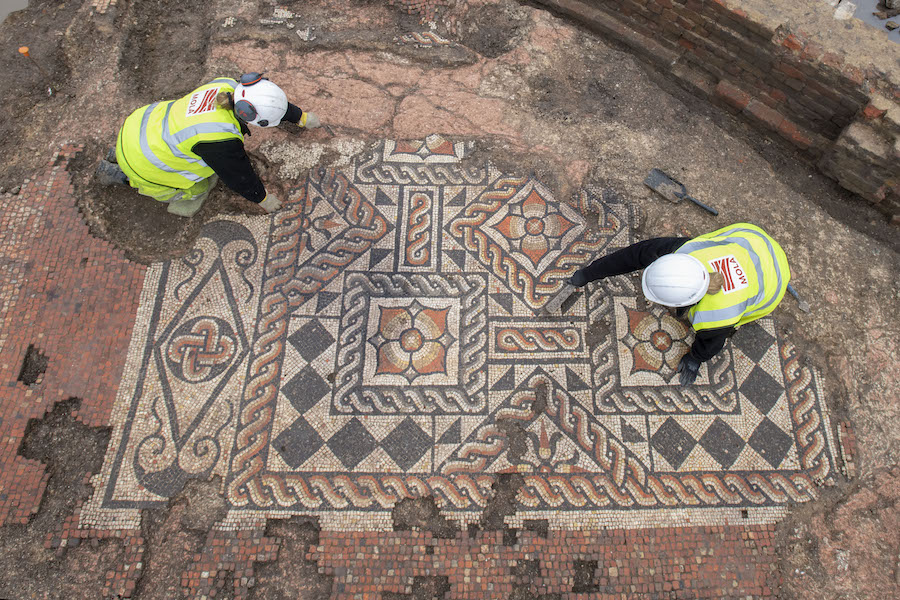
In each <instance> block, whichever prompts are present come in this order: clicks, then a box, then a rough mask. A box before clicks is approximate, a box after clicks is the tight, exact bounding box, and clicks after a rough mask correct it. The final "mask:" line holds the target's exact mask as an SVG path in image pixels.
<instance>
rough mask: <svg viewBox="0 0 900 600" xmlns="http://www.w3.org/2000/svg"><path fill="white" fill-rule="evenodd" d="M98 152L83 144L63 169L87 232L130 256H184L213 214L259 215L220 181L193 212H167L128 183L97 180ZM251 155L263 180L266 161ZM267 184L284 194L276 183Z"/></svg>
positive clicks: (96, 146)
mask: <svg viewBox="0 0 900 600" xmlns="http://www.w3.org/2000/svg"><path fill="white" fill-rule="evenodd" d="M103 155H105V149H104V147H103V146H101V145H99V144H96V143H92V144H88V145H87V147H86V148H85V150H84V151H82V152H81V153H80V154H79V155H78V156H76V157H75V159H74V160H72V161H71V162H70V163H69V166H68V170H69V171H70V172H71V173H72V174H73V178H72V179H73V182H74V183H75V197H76V201H77V204H78V208H79V210H81V213H82V215H83V216H84V219H85V222H86V223H87V224H88V227H89V228H90V230H91V233H92V234H93V235H95V236H97V237H99V238H100V239H103V240H106V241H108V242H110V243H112V244H113V245H114V246H116V247H117V248H120V249H121V250H123V251H124V252H125V256H126V257H127V258H128V259H129V260H133V261H135V262H139V263H143V264H149V263H151V262H154V261H158V260H168V259H173V258H178V257H181V256H184V255H186V254H187V253H188V252H189V251H190V249H191V247H192V246H193V244H194V241H195V240H196V239H197V236H198V235H199V233H200V230H201V229H202V228H203V225H204V224H205V223H206V222H207V221H210V220H212V219H214V218H215V217H216V216H217V215H220V214H249V215H263V214H264V212H263V210H262V209H261V208H259V207H258V206H257V205H255V204H253V203H252V202H249V201H247V200H245V199H244V198H242V197H241V196H238V195H237V194H235V193H233V192H231V191H230V190H228V189H227V188H226V187H225V186H224V185H222V184H221V183H220V184H219V185H217V186H216V188H215V189H213V191H212V192H210V194H209V198H207V200H206V202H205V203H204V204H203V207H202V208H201V209H200V211H199V212H198V213H197V214H196V215H194V216H193V217H191V218H184V217H179V216H176V215H173V214H170V213H168V212H167V211H166V205H165V203H163V202H157V201H155V200H153V199H151V198H148V197H146V196H141V195H140V194H138V193H137V191H136V190H134V189H132V188H130V187H125V186H118V185H115V186H103V185H100V184H99V183H98V182H97V181H96V179H95V178H94V177H93V172H94V169H95V168H96V166H97V163H98V161H99V160H100V157H101V156H103ZM250 158H251V161H253V163H254V166H255V168H256V171H257V173H258V174H259V175H260V177H262V178H263V179H264V180H265V177H266V174H267V173H268V172H269V168H268V162H267V161H266V160H265V158H264V157H262V156H260V155H258V154H256V153H250ZM268 187H269V188H272V189H271V190H270V191H272V192H273V193H276V194H277V193H281V196H280V197H281V198H284V195H283V193H282V192H281V190H280V188H279V186H277V185H275V186H272V185H269V186H268Z"/></svg>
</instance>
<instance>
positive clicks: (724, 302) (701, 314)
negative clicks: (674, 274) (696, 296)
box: [676, 223, 791, 331]
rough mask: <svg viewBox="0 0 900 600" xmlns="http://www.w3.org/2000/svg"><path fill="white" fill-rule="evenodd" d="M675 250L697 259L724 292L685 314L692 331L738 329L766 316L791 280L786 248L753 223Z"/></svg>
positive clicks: (720, 230)
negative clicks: (716, 274)
mask: <svg viewBox="0 0 900 600" xmlns="http://www.w3.org/2000/svg"><path fill="white" fill-rule="evenodd" d="M676 252H679V253H683V254H690V255H691V256H693V257H695V258H697V259H698V260H699V261H700V262H701V263H703V265H704V266H705V267H706V268H707V270H708V271H709V272H710V273H712V272H714V271H718V272H719V273H721V274H722V276H723V277H724V278H725V285H724V286H722V291H720V292H719V293H717V294H711V295H706V296H703V298H701V299H700V301H699V302H698V303H697V304H695V305H694V306H692V307H691V309H690V310H689V311H688V320H689V321H690V322H691V325H692V326H693V328H694V330H695V331H701V330H704V329H716V328H719V327H729V326H733V327H740V326H741V325H743V324H744V323H749V322H750V321H754V320H756V319H759V318H761V317H764V316H766V315H767V314H769V313H770V312H772V311H773V310H775V307H776V306H778V303H779V302H781V299H782V298H784V292H785V291H786V290H787V285H788V283H789V282H790V280H791V271H790V268H789V267H788V262H787V256H785V254H784V250H782V249H781V246H779V245H778V242H776V241H775V240H773V239H772V238H771V237H770V236H769V235H768V234H767V233H766V232H765V231H763V230H762V229H760V228H759V227H757V226H756V225H750V224H748V223H736V224H734V225H729V226H728V227H723V228H722V229H719V230H717V231H713V232H712V233H707V234H706V235H701V236H700V237H696V238H694V239H692V240H691V241H689V242H687V243H685V244H684V245H683V246H681V247H680V248H679V249H678V250H676Z"/></svg>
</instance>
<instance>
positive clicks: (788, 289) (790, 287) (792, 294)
mask: <svg viewBox="0 0 900 600" xmlns="http://www.w3.org/2000/svg"><path fill="white" fill-rule="evenodd" d="M787 291H788V293H789V294H790V295H791V296H793V297H794V298H796V299H797V301H798V302H799V301H800V294H798V293H797V290H795V289H794V286H792V285H791V284H788V285H787Z"/></svg>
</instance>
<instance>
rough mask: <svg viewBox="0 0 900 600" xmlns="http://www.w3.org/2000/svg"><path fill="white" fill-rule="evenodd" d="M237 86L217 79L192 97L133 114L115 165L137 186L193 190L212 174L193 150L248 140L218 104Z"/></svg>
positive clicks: (230, 114) (121, 137) (118, 146)
mask: <svg viewBox="0 0 900 600" xmlns="http://www.w3.org/2000/svg"><path fill="white" fill-rule="evenodd" d="M235 87H237V81H235V80H234V79H228V78H221V79H215V80H213V81H211V82H210V83H207V84H206V85H203V86H201V87H199V88H197V89H196V90H194V91H193V92H191V93H190V94H188V95H187V96H185V97H183V98H180V99H178V100H171V101H169V102H155V103H153V104H149V105H147V106H144V107H141V108H139V109H137V110H136V111H134V112H133V113H131V115H129V116H128V118H127V119H125V124H124V125H122V129H120V130H119V137H118V139H117V140H116V160H117V161H118V163H119V166H120V167H121V168H122V171H124V172H125V174H126V175H127V176H128V179H129V180H130V181H131V184H132V186H134V187H141V184H142V183H144V184H146V183H149V184H154V185H158V186H163V187H170V188H176V189H188V188H190V187H191V186H193V185H194V184H196V183H197V182H200V181H203V180H204V179H206V178H208V177H210V176H211V175H212V174H213V170H212V169H211V168H210V167H209V165H207V164H206V163H205V162H203V159H201V158H200V157H199V156H197V155H196V154H194V153H193V152H192V151H191V148H193V147H194V144H196V143H197V142H219V141H225V140H230V139H238V140H241V141H243V140H244V136H243V135H242V134H241V125H240V123H239V122H238V119H237V117H236V116H235V115H234V111H232V110H231V109H228V108H222V107H220V106H218V104H216V95H217V94H218V93H219V92H223V91H224V92H232V93H233V92H234V88H235Z"/></svg>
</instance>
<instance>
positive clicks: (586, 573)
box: [572, 560, 600, 594]
mask: <svg viewBox="0 0 900 600" xmlns="http://www.w3.org/2000/svg"><path fill="white" fill-rule="evenodd" d="M597 565H598V562H597V561H596V560H576V561H575V563H574V565H573V567H574V569H575V582H574V583H573V584H572V592H573V593H575V594H585V593H589V592H597V591H600V586H599V585H598V584H597V583H596V582H595V581H594V574H595V573H596V572H597Z"/></svg>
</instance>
